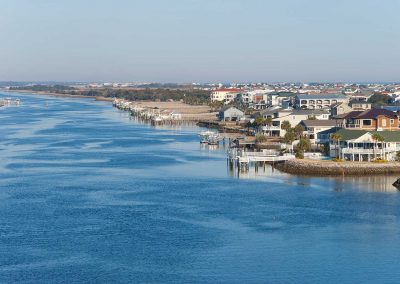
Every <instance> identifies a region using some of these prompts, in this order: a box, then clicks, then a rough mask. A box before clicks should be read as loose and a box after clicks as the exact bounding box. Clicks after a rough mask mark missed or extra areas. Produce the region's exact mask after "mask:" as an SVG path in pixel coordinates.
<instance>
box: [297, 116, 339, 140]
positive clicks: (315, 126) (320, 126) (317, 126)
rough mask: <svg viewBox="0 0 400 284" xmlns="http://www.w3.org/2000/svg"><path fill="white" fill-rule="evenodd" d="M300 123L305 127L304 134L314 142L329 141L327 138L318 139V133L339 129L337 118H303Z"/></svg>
mask: <svg viewBox="0 0 400 284" xmlns="http://www.w3.org/2000/svg"><path fill="white" fill-rule="evenodd" d="M300 125H302V126H303V127H304V132H303V134H304V135H305V136H306V137H308V138H309V139H310V141H311V143H313V144H324V143H325V142H327V141H326V140H323V141H320V140H319V139H318V133H320V132H324V131H327V130H331V129H337V122H336V120H317V119H312V120H303V121H301V122H300ZM328 141H329V140H328Z"/></svg>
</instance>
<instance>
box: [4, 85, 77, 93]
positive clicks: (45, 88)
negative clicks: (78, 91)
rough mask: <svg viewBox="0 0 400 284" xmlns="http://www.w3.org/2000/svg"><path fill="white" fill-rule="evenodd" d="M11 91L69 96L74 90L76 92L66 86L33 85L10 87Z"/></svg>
mask: <svg viewBox="0 0 400 284" xmlns="http://www.w3.org/2000/svg"><path fill="white" fill-rule="evenodd" d="M10 90H18V91H21V90H22V91H25V90H29V91H34V92H50V93H60V94H67V93H69V92H70V91H72V90H75V88H74V87H70V86H65V85H33V86H19V87H10Z"/></svg>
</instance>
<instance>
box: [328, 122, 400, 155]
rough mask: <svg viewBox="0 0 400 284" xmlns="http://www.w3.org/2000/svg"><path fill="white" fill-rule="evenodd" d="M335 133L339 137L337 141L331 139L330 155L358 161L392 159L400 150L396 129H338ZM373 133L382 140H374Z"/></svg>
mask: <svg viewBox="0 0 400 284" xmlns="http://www.w3.org/2000/svg"><path fill="white" fill-rule="evenodd" d="M336 133H337V134H338V135H339V138H340V139H339V140H338V141H335V140H332V139H331V141H330V155H331V157H340V158H342V159H345V160H349V161H360V162H361V161H372V160H374V159H377V158H381V159H386V160H389V161H393V160H395V159H396V155H397V152H399V151H400V135H399V134H398V133H397V132H396V131H365V130H348V129H340V130H339V131H338V132H336ZM374 134H379V135H380V136H382V138H383V140H384V141H375V140H374V139H373V135H374ZM331 137H332V136H331Z"/></svg>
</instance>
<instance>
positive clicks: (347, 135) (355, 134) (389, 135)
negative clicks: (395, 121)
mask: <svg viewBox="0 0 400 284" xmlns="http://www.w3.org/2000/svg"><path fill="white" fill-rule="evenodd" d="M336 133H338V134H340V136H341V140H354V139H357V138H359V137H361V136H363V135H364V134H365V133H370V134H371V135H374V134H379V135H381V136H382V137H383V138H384V140H385V141H386V142H400V135H399V132H397V131H366V130H348V129H340V130H338V131H337V132H336Z"/></svg>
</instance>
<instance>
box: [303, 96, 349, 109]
mask: <svg viewBox="0 0 400 284" xmlns="http://www.w3.org/2000/svg"><path fill="white" fill-rule="evenodd" d="M343 102H346V103H347V102H349V98H348V97H347V96H345V95H342V94H319V95H297V96H296V99H295V108H301V109H328V108H330V107H331V106H332V105H333V104H337V103H343Z"/></svg>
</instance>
